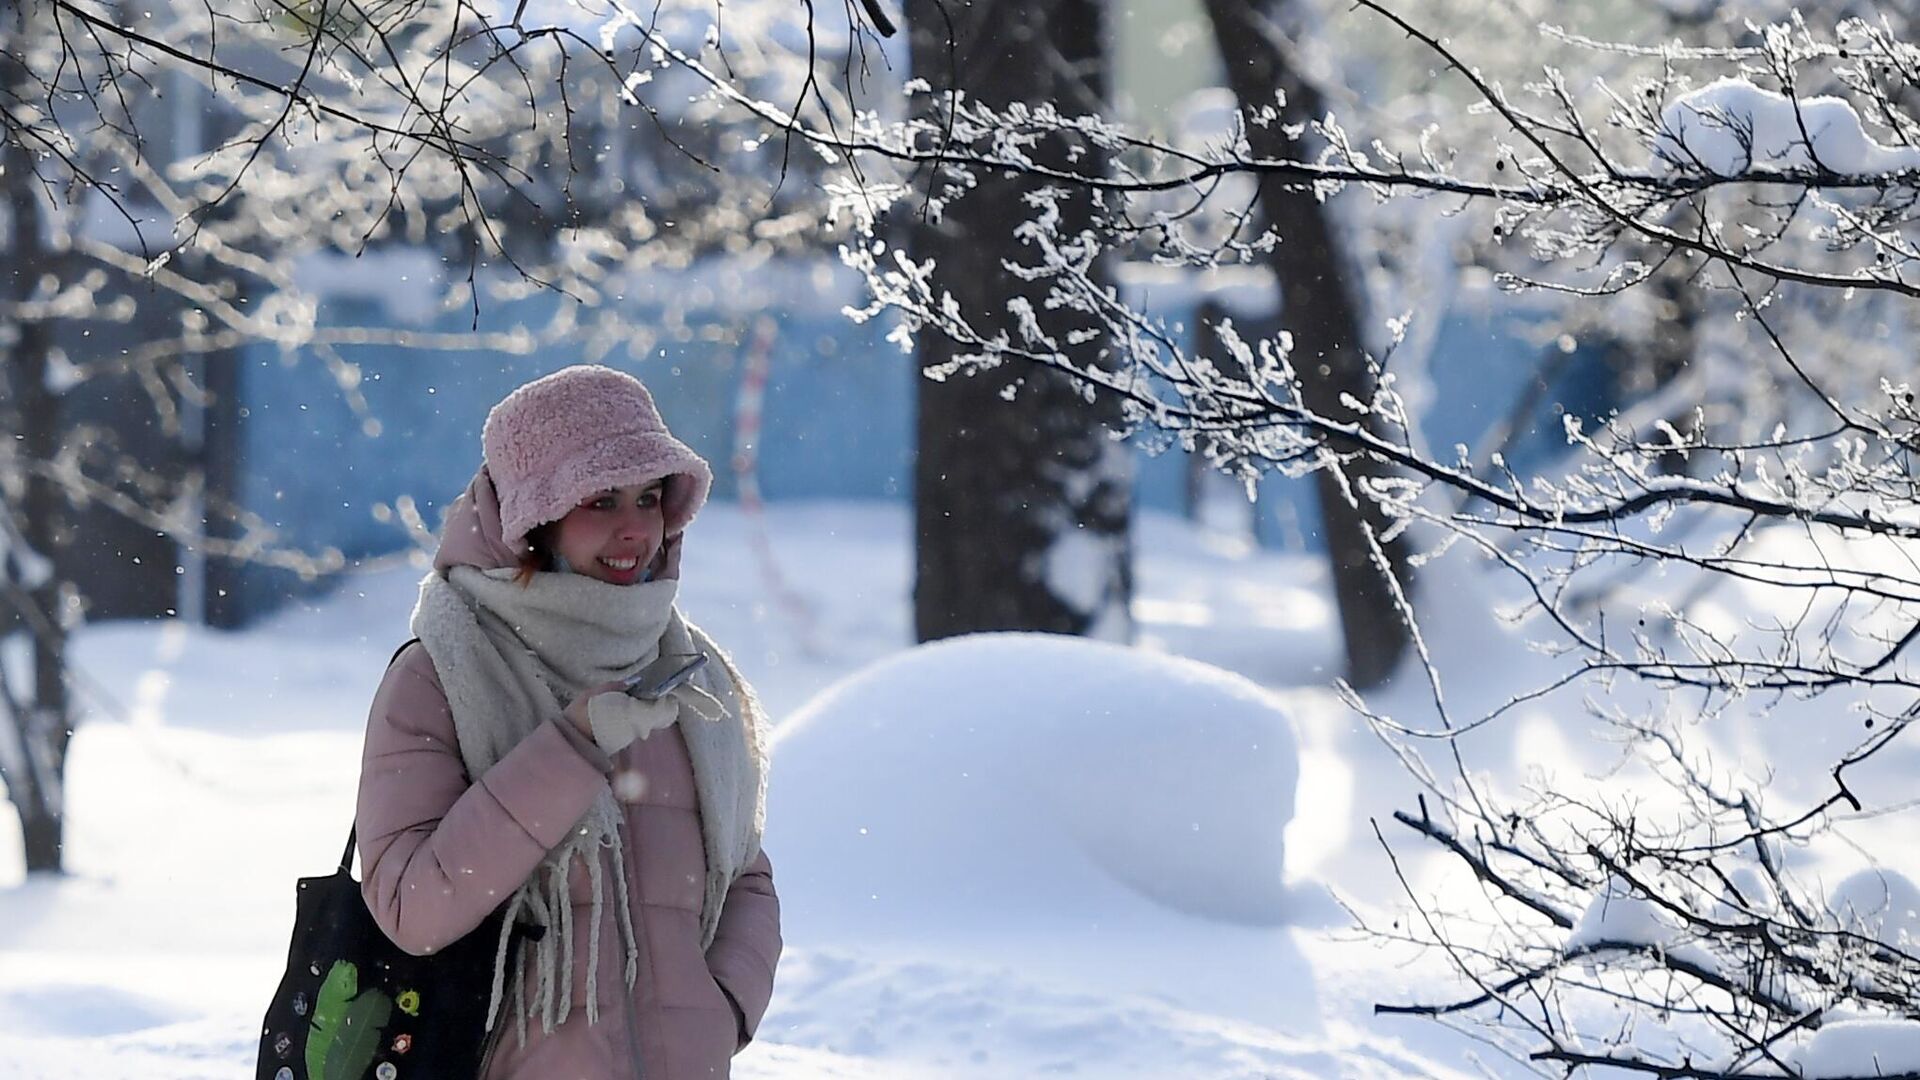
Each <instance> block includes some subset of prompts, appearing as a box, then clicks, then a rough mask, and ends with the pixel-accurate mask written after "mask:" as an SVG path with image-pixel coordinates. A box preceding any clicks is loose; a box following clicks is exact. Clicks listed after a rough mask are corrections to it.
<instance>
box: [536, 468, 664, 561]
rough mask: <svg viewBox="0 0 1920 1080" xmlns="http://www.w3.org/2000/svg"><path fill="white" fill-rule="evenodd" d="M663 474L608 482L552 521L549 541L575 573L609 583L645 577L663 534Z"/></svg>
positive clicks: (658, 550) (658, 549)
mask: <svg viewBox="0 0 1920 1080" xmlns="http://www.w3.org/2000/svg"><path fill="white" fill-rule="evenodd" d="M665 493H666V482H665V481H664V480H650V481H648V482H647V483H644V484H634V485H630V486H628V487H619V488H609V489H607V490H606V491H602V492H600V493H599V494H598V495H593V496H590V497H588V498H587V499H585V500H583V501H582V502H581V503H580V504H579V505H578V506H575V507H574V508H573V509H571V510H569V511H567V515H566V516H565V517H563V518H561V519H560V520H559V521H558V522H556V523H555V525H554V529H553V547H554V550H555V551H556V552H558V553H559V555H560V557H561V558H563V559H565V560H567V565H568V566H569V567H571V568H572V569H573V572H574V573H576V574H585V575H587V576H588V577H591V578H598V579H599V580H601V581H605V582H608V583H609V584H613V585H632V584H634V583H635V582H638V581H641V580H643V577H644V575H645V573H646V570H647V565H648V564H649V563H651V562H652V561H653V559H654V556H655V555H657V554H659V552H660V541H661V539H662V538H663V537H664V536H665V535H666V527H667V526H666V511H665V509H664V508H663V507H662V506H661V498H662V496H663V495H665Z"/></svg>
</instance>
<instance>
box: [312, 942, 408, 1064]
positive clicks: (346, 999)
mask: <svg viewBox="0 0 1920 1080" xmlns="http://www.w3.org/2000/svg"><path fill="white" fill-rule="evenodd" d="M392 1017H393V999H392V998H390V997H388V996H387V995H386V993H385V992H384V991H381V990H379V989H373V988H370V989H368V990H367V991H366V992H365V993H361V992H360V970H359V969H358V968H357V967H355V966H354V965H353V964H352V962H350V961H347V960H336V961H335V962H334V964H333V966H332V967H331V968H329V969H327V978H326V981H325V982H323V983H321V984H320V996H319V998H318V999H317V1000H316V1001H315V1002H314V1006H313V1021H312V1031H310V1032H309V1033H308V1035H307V1080H360V1078H361V1077H362V1076H364V1075H365V1074H366V1071H367V1066H369V1065H372V1064H373V1055H374V1054H375V1053H376V1052H378V1051H379V1049H380V1029H382V1028H384V1027H386V1026H387V1021H388V1020H390V1019H392Z"/></svg>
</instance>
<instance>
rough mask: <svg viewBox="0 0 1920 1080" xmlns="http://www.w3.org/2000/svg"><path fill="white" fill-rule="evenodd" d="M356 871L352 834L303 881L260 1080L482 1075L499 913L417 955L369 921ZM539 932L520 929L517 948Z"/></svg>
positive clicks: (458, 1079)
mask: <svg viewBox="0 0 1920 1080" xmlns="http://www.w3.org/2000/svg"><path fill="white" fill-rule="evenodd" d="M352 862H353V835H352V834H351V833H349V834H348V838H347V850H346V852H345V854H343V855H342V856H341V859H340V867H339V869H338V870H336V871H335V872H334V873H332V874H330V875H328V876H326V877H317V878H301V879H300V882H299V895H298V899H297V901H296V905H295V909H296V912H295V917H294V927H293V943H292V945H291V947H289V949H288V950H287V970H286V974H285V975H283V976H282V977H281V979H280V987H279V989H278V990H277V991H276V992H275V993H274V995H273V1002H272V1003H271V1004H270V1005H268V1006H267V1015H266V1020H265V1023H264V1024H263V1025H262V1026H261V1029H260V1058H259V1066H258V1068H256V1069H255V1072H254V1075H255V1077H256V1080H402V1078H406V1077H421V1078H434V1080H438V1078H443V1077H444V1078H447V1080H467V1078H477V1077H479V1076H480V1074H481V1069H482V1067H483V1066H484V1064H485V1058H486V1054H487V1050H488V1047H489V1045H490V1044H491V1042H492V1040H491V1038H490V1037H489V1036H490V1034H491V1033H490V1032H489V1031H488V1030H487V1004H488V1000H489V997H490V995H491V993H492V990H493V957H494V949H495V947H496V946H497V945H498V943H499V940H500V922H501V914H500V913H499V912H497V911H496V912H495V913H493V914H492V915H489V916H488V917H487V918H486V920H485V921H483V922H482V923H481V924H480V925H479V926H478V927H476V928H475V929H474V930H473V931H472V932H470V933H468V934H467V935H466V936H465V937H463V938H461V939H460V940H459V941H456V942H454V943H453V944H452V945H449V946H447V947H446V948H445V949H442V950H441V951H439V952H437V953H434V954H432V955H430V956H414V955H412V954H410V953H407V952H404V951H402V950H401V948H400V947H399V946H397V945H395V944H394V943H393V941H392V940H391V939H389V938H388V937H387V935H386V932H385V931H383V930H381V929H380V926H379V924H378V923H376V922H374V920H373V915H372V913H371V912H369V911H368V910H367V905H366V901H364V900H363V899H361V896H360V883H359V882H357V881H355V880H354V879H353V872H352ZM521 931H531V933H527V934H524V935H523V933H522V932H521ZM543 931H544V928H542V927H526V926H521V927H516V932H515V934H514V944H515V945H517V944H518V942H519V941H520V940H521V939H522V938H523V936H529V937H530V936H534V935H535V934H537V933H539V932H543ZM515 959H516V958H515V957H514V956H512V955H510V956H509V957H508V963H509V964H512V963H513V962H514V961H515ZM495 1023H496V1025H497V1024H498V1019H497V1018H496V1020H495Z"/></svg>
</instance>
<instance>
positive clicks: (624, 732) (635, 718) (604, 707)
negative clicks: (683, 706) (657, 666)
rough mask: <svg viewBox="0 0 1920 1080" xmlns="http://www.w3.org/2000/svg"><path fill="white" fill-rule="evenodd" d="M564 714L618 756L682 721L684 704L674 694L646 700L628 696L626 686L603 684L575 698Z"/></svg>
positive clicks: (598, 744) (613, 683)
mask: <svg viewBox="0 0 1920 1080" xmlns="http://www.w3.org/2000/svg"><path fill="white" fill-rule="evenodd" d="M564 715H565V716H566V718H567V723H569V724H572V725H573V726H574V727H575V728H576V729H578V730H579V731H580V733H581V734H583V735H585V736H586V737H587V738H589V739H592V740H593V742H594V745H595V746H598V747H599V748H600V749H602V750H604V751H606V752H607V753H608V754H617V753H619V752H620V751H622V750H625V749H626V748H627V746H628V744H630V743H632V742H633V741H634V740H635V739H644V738H646V737H647V736H649V735H651V734H653V733H654V732H656V731H659V730H660V729H661V728H664V727H669V726H671V725H672V724H673V722H674V721H675V720H678V719H679V718H680V702H679V700H678V699H677V698H675V697H673V696H672V695H668V696H666V697H663V698H660V699H658V700H656V701H644V700H641V699H640V698H636V697H634V696H632V695H631V694H628V693H627V691H626V687H625V685H624V684H621V683H617V682H611V683H601V684H600V685H599V686H594V687H589V688H588V689H587V690H586V692H585V693H582V694H581V695H580V696H579V697H577V698H574V699H573V702H572V703H571V704H569V705H568V706H567V708H566V712H565V713H564Z"/></svg>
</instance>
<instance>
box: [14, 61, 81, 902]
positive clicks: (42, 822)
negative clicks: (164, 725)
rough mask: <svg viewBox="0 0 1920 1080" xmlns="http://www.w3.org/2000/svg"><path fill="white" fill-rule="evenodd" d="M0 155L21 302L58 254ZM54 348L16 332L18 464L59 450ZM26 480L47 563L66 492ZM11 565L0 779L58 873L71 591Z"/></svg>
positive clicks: (26, 499) (26, 168)
mask: <svg viewBox="0 0 1920 1080" xmlns="http://www.w3.org/2000/svg"><path fill="white" fill-rule="evenodd" d="M21 79H22V72H21V71H20V69H19V65H18V63H17V62H16V61H14V60H12V59H10V58H7V57H6V50H4V49H0V86H4V87H5V88H7V89H8V90H14V89H16V88H18V89H24V87H23V86H22V83H21ZM0 138H4V136H3V135H0ZM0 153H4V157H5V161H6V176H7V178H8V179H7V184H6V188H7V217H8V229H7V250H6V263H5V278H6V289H7V293H8V295H9V296H10V297H11V298H12V299H13V300H14V301H16V303H17V302H19V301H22V300H25V299H26V298H28V297H29V296H30V295H31V294H32V293H33V290H34V288H35V282H36V281H37V279H38V278H39V276H40V274H41V273H42V272H43V271H44V270H45V269H46V268H47V265H48V260H49V259H50V258H51V257H52V253H51V252H49V251H47V250H46V243H45V239H44V236H43V231H42V229H43V226H42V221H41V205H40V197H41V196H40V188H39V187H38V185H37V184H36V183H34V181H33V179H32V178H33V175H34V173H33V158H32V155H31V153H30V151H29V150H28V149H27V148H25V147H24V146H22V145H21V144H20V143H19V141H18V140H7V141H6V142H5V143H4V146H3V147H0ZM51 346H52V333H51V330H50V328H49V327H48V326H47V324H46V323H45V322H43V321H39V320H36V319H32V318H28V319H25V320H23V321H21V322H19V323H18V324H16V326H15V338H14V342H13V347H12V350H11V353H12V355H11V356H10V357H9V358H8V360H7V369H6V385H5V391H4V392H5V394H6V407H7V413H8V426H9V427H10V428H11V430H12V432H13V433H14V435H16V436H17V438H18V441H17V443H16V445H17V447H18V450H19V453H20V455H21V457H22V458H24V459H25V460H26V461H29V462H49V461H52V460H53V459H54V457H55V455H56V453H57V451H58V448H59V444H60V401H59V398H58V397H56V396H55V395H54V394H52V393H51V392H49V391H48V389H47V364H48V361H49V354H50V350H51ZM21 481H22V482H21V485H20V488H19V490H20V492H21V498H20V501H19V502H18V504H16V505H13V506H0V511H4V512H6V513H10V514H12V515H13V519H14V523H15V525H16V526H17V527H18V528H19V531H20V535H21V537H22V538H23V539H25V541H26V543H27V546H28V547H30V548H31V549H33V551H34V552H36V553H38V554H39V555H41V556H44V557H46V558H47V559H49V560H51V559H52V558H53V555H54V552H55V549H56V547H57V545H58V544H59V542H60V541H61V540H62V539H63V538H62V537H61V536H60V516H59V515H60V509H61V504H62V502H63V500H62V499H61V496H60V492H59V490H58V488H56V487H55V485H54V484H53V482H52V481H50V480H48V479H47V478H46V477H45V476H43V475H41V474H39V473H37V472H35V471H32V470H27V471H26V472H25V473H24V475H23V477H22V478H21ZM6 562H7V565H6V567H5V570H4V577H5V582H4V584H5V596H6V600H7V601H8V602H9V603H10V605H11V606H12V607H14V608H15V611H14V612H13V614H14V615H16V616H17V621H15V622H13V623H12V624H11V625H13V626H15V627H18V628H19V629H18V630H16V631H15V632H23V633H27V634H30V635H31V636H32V640H33V663H32V675H33V683H32V686H31V687H30V688H29V687H11V688H10V689H11V690H12V693H10V694H8V695H7V701H6V703H5V704H6V706H7V711H8V712H9V714H10V715H9V717H8V721H9V723H10V726H11V727H12V730H11V731H9V732H6V733H4V734H0V737H4V738H7V739H9V740H10V741H11V742H12V744H13V745H12V751H13V752H10V753H8V754H6V755H5V757H4V758H0V761H13V762H14V763H15V765H16V766H17V768H14V769H9V770H8V771H7V775H6V776H5V777H4V779H5V781H6V785H7V794H8V797H9V798H10V799H11V800H12V802H13V804H14V807H15V808H16V809H17V810H18V811H19V814H20V829H21V833H22V835H23V837H24V839H25V847H26V865H27V870H28V872H30V873H32V872H43V871H44V872H56V873H57V872H59V871H60V869H61V851H62V846H63V835H62V834H63V830H64V825H65V813H64V801H65V800H64V787H65V774H66V760H67V741H68V739H69V737H70V736H71V734H72V731H71V727H70V718H69V715H68V705H67V683H66V631H65V629H64V626H63V622H62V617H61V616H62V611H61V605H62V602H63V597H64V594H65V592H66V590H65V589H64V588H63V585H62V582H61V579H60V575H59V574H57V573H55V574H51V575H48V579H47V580H46V581H45V582H42V583H41V584H40V585H39V586H38V587H36V588H33V589H31V590H28V589H26V588H25V587H24V585H23V582H22V573H23V570H24V569H25V567H24V565H23V564H22V562H21V561H20V560H19V559H17V558H13V557H9V558H8V559H7V560H6Z"/></svg>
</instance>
